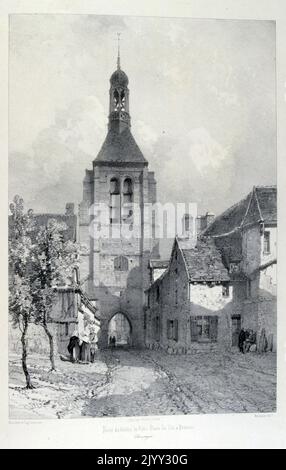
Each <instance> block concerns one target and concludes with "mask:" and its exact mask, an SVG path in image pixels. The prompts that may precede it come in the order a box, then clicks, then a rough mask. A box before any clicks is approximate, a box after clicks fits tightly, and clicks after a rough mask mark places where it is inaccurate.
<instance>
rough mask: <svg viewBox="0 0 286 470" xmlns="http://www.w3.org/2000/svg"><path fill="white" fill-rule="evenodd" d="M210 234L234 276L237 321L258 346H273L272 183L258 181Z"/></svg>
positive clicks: (274, 222) (274, 238)
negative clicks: (250, 334)
mask: <svg viewBox="0 0 286 470" xmlns="http://www.w3.org/2000/svg"><path fill="white" fill-rule="evenodd" d="M204 235H208V236H211V237H213V239H214V241H215V243H216V246H217V247H218V248H219V249H220V250H221V252H222V255H223V259H224V263H225V265H226V266H227V268H228V270H229V271H230V272H231V273H232V276H233V277H235V276H236V277H240V278H241V281H242V282H240V283H235V284H234V288H235V295H236V296H237V297H238V298H239V299H240V301H239V303H238V306H237V310H236V312H235V314H236V316H237V320H238V321H239V324H240V326H243V327H244V328H246V329H249V328H251V329H252V330H253V331H255V332H256V335H257V346H258V349H264V347H263V345H262V344H261V341H260V340H261V338H262V336H264V335H265V337H266V349H268V350H276V343H277V331H276V316H277V298H276V296H277V292H276V290H277V249H276V242H277V188H276V186H257V187H254V188H253V190H252V192H251V193H249V194H248V195H247V196H246V198H245V199H243V200H242V201H239V202H238V203H237V204H235V205H234V206H232V207H231V208H229V209H228V210H227V211H225V212H224V213H223V214H221V215H220V216H219V217H217V218H216V219H215V220H214V222H213V223H212V224H211V225H210V226H209V227H208V228H207V229H206V230H205V231H204Z"/></svg>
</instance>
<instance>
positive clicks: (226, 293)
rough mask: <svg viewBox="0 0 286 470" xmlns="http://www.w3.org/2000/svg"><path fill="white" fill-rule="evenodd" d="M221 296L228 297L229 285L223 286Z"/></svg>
mask: <svg viewBox="0 0 286 470" xmlns="http://www.w3.org/2000/svg"><path fill="white" fill-rule="evenodd" d="M222 296H223V297H229V284H223V286H222Z"/></svg>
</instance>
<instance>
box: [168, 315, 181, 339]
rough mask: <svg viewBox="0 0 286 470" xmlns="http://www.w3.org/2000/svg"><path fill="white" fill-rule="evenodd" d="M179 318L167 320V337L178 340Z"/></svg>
mask: <svg viewBox="0 0 286 470" xmlns="http://www.w3.org/2000/svg"><path fill="white" fill-rule="evenodd" d="M178 326H179V324H178V320H167V339H172V340H173V341H178V338H179V334H178Z"/></svg>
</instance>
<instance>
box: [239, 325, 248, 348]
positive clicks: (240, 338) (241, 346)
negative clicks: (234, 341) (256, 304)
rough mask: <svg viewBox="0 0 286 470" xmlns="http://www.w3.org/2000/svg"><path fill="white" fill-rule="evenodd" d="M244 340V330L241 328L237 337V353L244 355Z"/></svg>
mask: <svg viewBox="0 0 286 470" xmlns="http://www.w3.org/2000/svg"><path fill="white" fill-rule="evenodd" d="M245 339H246V334H245V330H244V328H241V330H240V333H239V336H238V347H239V351H240V352H241V353H244V342H245Z"/></svg>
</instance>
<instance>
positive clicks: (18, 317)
mask: <svg viewBox="0 0 286 470" xmlns="http://www.w3.org/2000/svg"><path fill="white" fill-rule="evenodd" d="M10 211H11V216H10V218H9V313H10V315H11V317H12V324H13V326H14V327H15V328H17V327H18V328H19V329H20V331H21V343H22V368H23V372H24V374H25V378H26V386H27V388H34V387H33V385H32V383H31V377H30V374H29V371H28V367H27V332H28V327H29V324H30V323H31V321H32V318H33V303H32V293H31V284H30V282H29V275H28V272H29V264H30V259H31V250H32V242H31V238H30V237H29V235H28V233H29V229H30V227H31V224H32V218H33V213H32V211H31V210H29V211H28V212H27V214H25V211H24V201H23V199H21V198H20V197H19V196H15V197H14V200H13V203H11V204H10Z"/></svg>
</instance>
